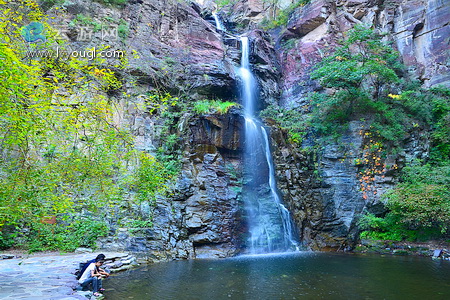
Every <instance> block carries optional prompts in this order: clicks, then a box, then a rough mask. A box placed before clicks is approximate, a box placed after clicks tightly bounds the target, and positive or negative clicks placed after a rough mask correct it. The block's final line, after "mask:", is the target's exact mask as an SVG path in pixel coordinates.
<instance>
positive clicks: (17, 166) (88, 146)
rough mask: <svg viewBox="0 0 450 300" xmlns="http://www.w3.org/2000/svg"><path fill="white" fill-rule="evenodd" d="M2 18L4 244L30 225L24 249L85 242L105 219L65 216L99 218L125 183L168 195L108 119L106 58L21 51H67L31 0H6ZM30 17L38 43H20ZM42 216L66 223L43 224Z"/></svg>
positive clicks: (0, 216)
mask: <svg viewBox="0 0 450 300" xmlns="http://www.w3.org/2000/svg"><path fill="white" fill-rule="evenodd" d="M0 4H2V5H3V4H6V3H5V1H2V0H0ZM83 20H84V19H83V18H81V17H80V18H79V20H78V21H80V22H82V21H83ZM0 21H1V24H2V25H1V26H0V41H1V43H0V76H1V78H2V80H1V81H0V157H1V160H0V232H1V237H2V238H1V244H2V245H1V246H2V247H7V246H10V245H12V243H14V239H15V237H17V233H18V232H19V231H18V230H22V229H28V231H27V232H28V236H27V238H28V239H29V242H28V243H27V244H28V246H29V248H30V250H31V251H39V250H43V249H62V250H66V251H70V250H73V249H74V248H73V247H75V245H86V246H87V245H88V244H89V245H90V246H92V240H94V239H95V238H96V236H99V235H100V234H103V232H104V231H105V230H106V229H105V228H106V227H105V226H106V225H105V226H104V224H103V223H102V224H103V225H102V224H100V223H96V221H95V220H91V221H87V222H84V221H81V220H80V221H77V220H73V219H71V218H69V217H68V216H70V215H71V214H72V213H74V212H80V211H88V212H93V213H95V214H98V215H99V217H101V214H102V213H103V209H107V208H108V207H110V206H113V205H118V204H119V203H120V202H121V201H124V199H123V195H124V194H126V192H127V191H128V190H129V189H130V188H132V189H135V190H136V192H137V194H138V198H139V199H138V200H140V201H144V200H146V201H152V200H153V197H154V196H155V195H156V194H157V193H164V192H165V191H166V187H165V184H164V183H165V182H166V181H167V180H169V179H170V176H167V174H169V173H170V171H167V170H164V168H165V165H164V163H162V162H158V161H156V160H155V159H154V158H153V157H152V156H150V155H148V154H139V153H138V151H136V150H135V149H134V145H133V143H134V137H133V136H132V135H131V132H130V131H129V130H128V129H126V128H121V127H119V126H118V125H117V124H116V123H115V122H114V117H115V113H116V112H115V106H116V105H117V103H115V101H117V100H114V99H111V98H108V97H107V96H108V94H109V92H111V91H119V90H120V89H121V87H122V82H121V79H120V76H118V74H117V73H116V72H115V71H113V70H111V69H109V68H104V67H100V66H101V65H105V60H102V59H100V58H99V56H97V57H96V58H95V59H93V60H83V59H81V58H74V57H69V58H68V59H67V60H61V59H58V58H57V57H40V58H30V57H26V56H25V55H24V54H25V53H26V52H27V51H29V50H48V49H52V48H54V47H59V48H60V50H64V49H65V45H64V43H62V42H61V41H59V40H56V39H55V35H56V31H54V30H53V29H52V28H51V27H50V25H48V24H47V23H46V20H45V18H44V16H43V15H42V13H41V12H40V10H39V7H38V6H37V4H36V3H35V2H33V1H31V0H19V1H15V2H9V3H8V4H7V5H4V6H3V7H2V8H1V10H0ZM30 21H38V22H40V23H41V24H44V28H45V31H44V32H43V34H45V41H44V40H41V41H39V42H36V43H26V42H24V40H23V38H22V36H21V32H22V31H21V28H22V26H23V25H26V24H29V22H30ZM84 21H86V20H84ZM88 21H90V20H87V21H86V22H88ZM101 50H103V48H102V47H99V49H98V51H101ZM157 97H160V96H157ZM167 98H171V97H167ZM158 99H159V100H161V99H160V98H158ZM165 105H166V104H165V103H164V101H163V103H162V104H160V107H158V108H161V107H162V106H165ZM141 160H142V161H141ZM138 166H139V167H138ZM134 169H137V171H136V172H135V173H133V172H132V170H134ZM144 179H145V180H146V182H145V183H144V182H143V181H142V180H144ZM145 197H147V198H145ZM130 200H133V199H130ZM46 216H57V217H58V219H59V218H62V220H63V221H64V222H63V223H61V224H59V223H58V224H53V225H52V224H43V223H42V218H44V217H46ZM91 233H92V234H93V236H91V235H90V234H91ZM95 235H96V236H95ZM65 236H67V238H66V237H65Z"/></svg>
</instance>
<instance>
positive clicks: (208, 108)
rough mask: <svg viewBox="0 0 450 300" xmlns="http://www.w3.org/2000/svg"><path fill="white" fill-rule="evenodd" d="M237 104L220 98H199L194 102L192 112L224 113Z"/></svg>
mask: <svg viewBox="0 0 450 300" xmlns="http://www.w3.org/2000/svg"><path fill="white" fill-rule="evenodd" d="M236 106H238V104H237V103H235V102H230V101H220V100H201V101H197V102H195V103H194V107H193V109H194V112H195V113H197V114H209V113H218V114H221V115H222V114H226V113H227V112H228V110H229V109H230V108H232V107H236Z"/></svg>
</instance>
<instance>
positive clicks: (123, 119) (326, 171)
mask: <svg viewBox="0 0 450 300" xmlns="http://www.w3.org/2000/svg"><path fill="white" fill-rule="evenodd" d="M289 4H291V2H290V1H279V2H277V3H275V4H274V3H268V2H267V1H263V0H252V1H237V2H236V3H235V4H233V5H227V6H225V7H223V8H222V9H221V10H220V11H219V15H220V16H221V17H222V18H223V19H225V20H224V21H225V23H227V24H230V25H232V26H234V27H233V30H235V32H236V33H242V32H243V31H248V35H249V37H250V40H251V42H252V54H251V63H252V65H253V70H254V73H255V74H256V76H257V77H258V83H259V87H260V99H261V106H260V107H259V108H260V109H262V108H264V107H265V106H267V105H268V104H274V103H279V104H280V105H281V106H283V107H297V108H302V107H304V113H307V112H308V111H307V105H308V100H307V94H308V93H309V92H311V91H318V90H320V87H319V86H318V85H317V84H316V83H315V82H313V81H311V79H310V77H309V74H310V71H311V68H312V67H313V66H314V65H315V64H316V63H317V62H319V61H320V60H321V59H322V58H323V57H324V56H325V55H326V54H327V53H329V52H331V51H333V48H334V47H335V46H336V44H337V41H338V40H339V39H341V38H342V37H343V35H344V34H345V32H346V31H347V30H348V29H350V28H351V27H352V26H353V25H354V24H358V23H364V24H369V25H371V26H373V27H375V28H376V29H377V30H378V31H380V32H381V33H385V34H386V39H388V40H391V41H393V42H394V45H395V47H396V48H397V49H398V51H399V52H400V54H401V57H402V60H403V62H404V63H405V64H406V65H407V66H408V74H409V75H408V76H411V77H413V78H417V79H419V80H420V81H421V82H422V84H423V85H424V86H426V87H430V86H435V85H438V84H442V85H445V86H450V75H449V65H448V62H449V61H450V60H449V52H448V44H449V40H448V37H449V36H450V26H449V20H450V9H449V6H450V1H449V0H429V1H426V0H413V1H406V0H389V1H388V0H342V1H330V0H312V1H310V3H309V4H307V5H305V6H299V7H297V8H296V9H295V10H294V11H293V12H292V13H291V14H290V15H289V19H288V22H287V25H286V26H285V27H280V28H276V29H273V30H270V31H268V32H266V31H264V30H261V29H258V28H257V27H258V26H257V24H258V23H259V22H260V21H261V20H263V19H264V18H267V17H269V16H273V15H274V14H275V13H276V12H277V11H279V10H280V9H284V8H286V7H288V6H289ZM213 8H214V4H212V3H211V2H208V3H204V4H203V5H200V4H197V3H193V2H183V1H175V0H130V1H128V3H127V4H126V5H125V6H123V7H114V6H105V5H102V4H100V3H98V2H95V1H88V0H72V1H70V2H67V1H66V3H65V4H64V5H63V6H62V10H55V9H54V8H52V9H50V10H49V11H48V12H49V14H50V15H52V16H54V17H55V19H54V20H53V21H52V22H54V23H55V24H63V25H70V24H73V21H74V20H75V19H76V18H77V16H79V15H83V16H84V17H86V16H87V17H88V18H90V19H89V20H90V22H91V23H92V22H94V23H95V22H97V23H101V22H110V23H114V24H116V25H121V26H122V27H121V29H122V30H121V32H122V35H121V38H120V39H118V40H112V41H107V44H108V45H109V46H110V47H113V48H115V49H126V50H127V52H128V55H127V59H128V66H127V67H126V68H125V69H120V68H115V67H114V64H115V62H114V61H111V62H110V63H109V64H110V66H111V67H112V68H115V70H116V71H117V72H118V73H119V74H121V76H122V77H123V78H124V80H125V81H129V82H131V81H134V82H136V84H134V85H132V84H127V85H126V89H125V90H124V91H122V92H126V94H128V98H121V99H120V101H119V102H120V103H121V105H122V106H121V110H122V113H121V114H120V116H118V123H122V125H123V126H130V127H131V128H132V130H133V132H134V133H135V135H136V145H137V147H138V148H139V149H141V150H144V151H149V152H151V151H153V150H154V149H155V148H157V147H159V146H160V145H161V143H162V140H163V139H164V137H160V136H158V129H157V127H158V125H159V124H158V122H157V120H156V119H155V118H154V116H152V114H150V113H149V112H148V111H146V110H145V109H142V108H138V107H139V105H134V104H133V103H135V102H139V95H141V94H145V93H147V92H149V91H154V90H156V89H162V90H165V91H170V92H171V93H172V94H174V95H184V96H186V97H187V98H189V99H191V100H192V101H193V100H199V99H203V98H220V99H236V97H237V95H238V90H237V86H238V85H237V79H236V75H235V70H234V69H235V67H236V66H238V63H239V51H238V48H239V47H238V46H239V45H238V42H237V41H236V40H235V39H233V38H230V37H227V36H226V35H225V34H223V33H220V32H218V31H217V30H216V29H215V27H214V25H213V23H212V18H211V15H210V14H211V11H212V10H213ZM239 28H240V29H239ZM244 28H245V29H244ZM66 37H67V38H68V39H69V40H70V42H71V45H72V46H73V47H88V46H93V45H96V43H98V42H99V40H98V38H97V40H93V41H85V42H80V41H78V40H77V33H76V32H75V31H74V30H69V32H68V33H67V36H66ZM115 97H119V96H117V95H115ZM119 98H120V97H119ZM130 103H131V104H130ZM132 104H133V105H132ZM242 124H243V121H242V116H241V115H240V113H239V111H238V110H234V111H232V112H231V113H228V114H225V115H214V114H213V115H210V114H208V115H203V116H191V115H188V116H185V118H184V121H183V120H179V125H180V126H179V127H182V128H179V129H174V130H175V131H176V134H177V135H178V136H179V138H180V145H179V146H180V147H179V148H180V149H181V151H182V157H183V158H182V171H181V174H180V176H179V178H178V179H177V181H176V182H175V183H174V189H173V191H174V192H173V194H172V195H171V196H170V197H169V198H168V199H158V200H157V202H156V204H155V205H154V206H152V207H150V206H149V205H146V204H142V205H141V206H140V207H127V208H126V210H129V211H125V212H124V211H121V209H120V208H118V209H117V215H115V216H113V217H111V219H110V223H111V225H112V227H111V228H112V230H111V236H109V237H107V238H104V239H102V240H100V242H99V246H100V247H102V248H107V249H109V250H126V251H133V252H138V253H141V254H142V255H144V256H146V257H148V259H149V260H161V259H178V258H193V257H226V256H230V255H234V254H236V253H238V252H239V250H240V247H241V243H242V236H243V235H244V234H245V230H246V229H245V220H243V217H242V209H243V208H242V207H243V205H242V203H241V199H240V192H241V189H242V180H241V178H242V164H241V149H242V139H241V131H242V128H243V125H242ZM268 125H269V127H272V128H271V136H272V143H273V149H274V159H275V162H276V174H277V180H278V183H279V188H280V190H281V192H282V194H283V196H284V201H285V202H286V203H287V206H288V207H289V209H290V211H291V212H292V214H293V216H294V219H295V222H296V224H297V227H298V229H299V232H300V238H301V239H302V241H303V242H304V243H305V244H307V245H308V246H310V247H312V248H313V249H343V248H345V247H347V246H348V245H350V244H351V242H352V241H353V240H354V239H355V235H356V233H357V230H356V228H355V220H356V217H357V216H358V214H359V213H360V212H361V211H362V210H363V208H368V209H371V210H373V211H375V210H376V209H378V204H379V198H380V195H381V194H382V193H383V192H384V191H386V190H387V189H388V188H389V187H390V186H392V185H393V184H395V182H396V179H395V175H396V172H397V168H401V166H402V163H403V162H404V161H406V160H408V159H411V158H413V157H426V155H427V153H428V146H427V141H426V137H425V136H424V135H422V134H421V133H420V132H419V131H417V132H415V133H412V134H411V136H410V137H409V139H408V140H405V141H404V142H403V144H404V151H403V153H401V154H400V155H398V156H396V157H388V158H385V159H384V161H383V162H384V163H387V164H389V165H390V166H394V165H395V166H396V168H393V167H392V168H391V169H387V170H383V172H382V173H380V174H379V176H376V177H374V178H372V179H371V181H370V183H369V185H370V188H371V192H370V193H363V192H362V191H361V187H362V186H361V184H363V185H364V187H365V188H367V184H366V183H364V182H363V183H362V181H361V178H362V175H361V171H362V169H363V166H361V165H360V164H359V163H358V162H357V161H358V159H362V158H364V157H365V156H366V155H368V154H369V153H370V152H369V150H368V149H367V148H366V146H367V145H368V143H369V141H368V140H366V138H365V137H364V136H362V135H361V128H362V124H361V123H359V122H357V121H355V122H352V123H351V126H350V129H349V131H348V132H347V133H346V134H345V135H344V136H343V144H340V145H338V144H334V143H330V144H329V145H327V146H326V147H325V148H324V149H323V151H320V152H317V153H315V154H314V155H307V154H305V152H304V151H302V149H301V148H300V147H298V146H296V145H293V144H290V143H287V142H286V136H285V134H286V133H285V132H283V131H282V130H281V129H278V128H277V126H276V124H274V123H270V122H269V123H268ZM365 184H366V185H365ZM137 212H139V213H141V214H144V215H150V214H152V215H153V224H154V225H153V227H152V228H140V229H137V230H130V229H127V228H122V227H120V225H119V223H118V220H119V218H120V217H126V215H127V214H133V213H137Z"/></svg>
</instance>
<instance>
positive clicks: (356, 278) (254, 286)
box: [104, 252, 450, 300]
mask: <svg viewBox="0 0 450 300" xmlns="http://www.w3.org/2000/svg"><path fill="white" fill-rule="evenodd" d="M449 275H450V262H449V261H442V260H432V259H430V258H420V257H393V256H373V255H348V254H335V253H310V252H303V253H295V254H278V255H258V256H241V257H236V258H229V259H222V260H189V261H173V262H168V263H158V264H153V265H148V266H145V267H141V268H139V269H136V270H132V271H127V272H123V273H119V274H117V275H114V276H111V277H110V278H109V279H107V280H105V282H104V287H105V288H106V292H105V296H106V299H108V300H114V299H117V300H119V299H120V300H123V299H158V300H159V299H168V300H170V299H177V300H178V299H211V300H216V299H255V300H256V299H257V300H260V299H405V300H406V299H408V300H411V299H450V280H449V279H450V278H449Z"/></svg>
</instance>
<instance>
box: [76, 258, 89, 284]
mask: <svg viewBox="0 0 450 300" xmlns="http://www.w3.org/2000/svg"><path fill="white" fill-rule="evenodd" d="M89 264H90V262H89V261H87V262H81V263H79V265H78V270H77V271H76V272H75V276H77V280H79V279H80V278H81V276H82V275H83V273H84V271H85V270H86V268H87V267H88V266H89Z"/></svg>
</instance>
